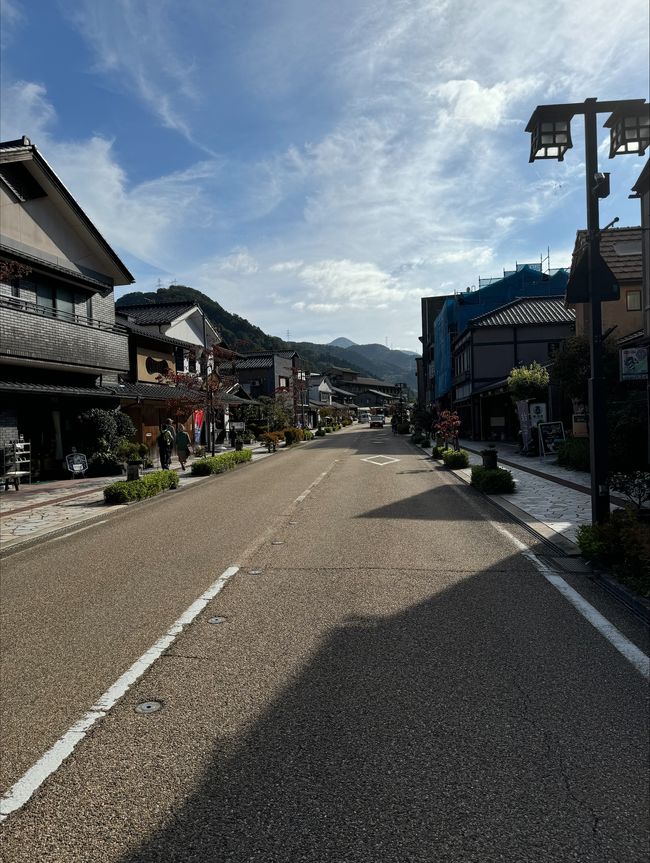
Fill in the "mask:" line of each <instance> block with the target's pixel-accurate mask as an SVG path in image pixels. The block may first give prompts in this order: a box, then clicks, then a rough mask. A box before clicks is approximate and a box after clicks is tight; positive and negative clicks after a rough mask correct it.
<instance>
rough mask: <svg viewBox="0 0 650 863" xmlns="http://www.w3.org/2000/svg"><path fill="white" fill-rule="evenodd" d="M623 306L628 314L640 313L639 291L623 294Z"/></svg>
mask: <svg viewBox="0 0 650 863" xmlns="http://www.w3.org/2000/svg"><path fill="white" fill-rule="evenodd" d="M625 306H626V308H627V310H628V312H640V311H641V291H628V292H627V293H626V294H625Z"/></svg>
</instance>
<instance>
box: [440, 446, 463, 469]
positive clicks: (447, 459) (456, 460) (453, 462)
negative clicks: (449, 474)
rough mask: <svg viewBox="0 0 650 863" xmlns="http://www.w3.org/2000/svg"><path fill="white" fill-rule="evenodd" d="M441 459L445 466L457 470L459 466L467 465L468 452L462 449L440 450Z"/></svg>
mask: <svg viewBox="0 0 650 863" xmlns="http://www.w3.org/2000/svg"><path fill="white" fill-rule="evenodd" d="M442 460H443V461H444V463H445V467H448V468H451V470H458V469H459V468H461V467H467V466H468V465H469V454H468V453H467V452H466V451H465V450H464V449H459V450H455V449H446V450H443V452H442Z"/></svg>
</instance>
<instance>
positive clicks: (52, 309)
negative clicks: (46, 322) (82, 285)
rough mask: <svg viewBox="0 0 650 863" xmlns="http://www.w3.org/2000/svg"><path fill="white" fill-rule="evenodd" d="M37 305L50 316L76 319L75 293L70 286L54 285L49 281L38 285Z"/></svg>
mask: <svg viewBox="0 0 650 863" xmlns="http://www.w3.org/2000/svg"><path fill="white" fill-rule="evenodd" d="M36 305H37V306H39V308H41V309H42V310H43V314H45V315H48V316H50V317H62V318H67V319H68V320H70V319H71V318H72V319H74V317H75V312H74V294H73V293H72V291H70V290H68V288H59V287H54V285H51V284H48V283H47V282H38V283H37V285H36Z"/></svg>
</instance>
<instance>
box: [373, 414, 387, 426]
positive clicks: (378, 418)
mask: <svg viewBox="0 0 650 863" xmlns="http://www.w3.org/2000/svg"><path fill="white" fill-rule="evenodd" d="M385 421H386V420H385V417H384V415H383V414H372V415H371V417H370V428H371V429H375V428H377V429H381V428H383V427H384V422H385Z"/></svg>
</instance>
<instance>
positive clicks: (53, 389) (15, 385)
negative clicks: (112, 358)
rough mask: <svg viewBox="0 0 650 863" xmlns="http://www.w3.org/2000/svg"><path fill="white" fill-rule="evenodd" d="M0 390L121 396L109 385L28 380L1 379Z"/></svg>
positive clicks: (35, 393) (31, 393) (83, 396)
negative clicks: (79, 385)
mask: <svg viewBox="0 0 650 863" xmlns="http://www.w3.org/2000/svg"><path fill="white" fill-rule="evenodd" d="M0 392H5V393H19V394H20V393H24V394H25V395H47V396H72V397H75V396H76V397H82V398H88V397H89V396H92V397H93V398H108V399H117V398H119V395H118V393H117V392H116V391H115V390H112V389H109V388H108V387H75V386H65V385H63V384H39V383H29V382H27V381H0Z"/></svg>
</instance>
